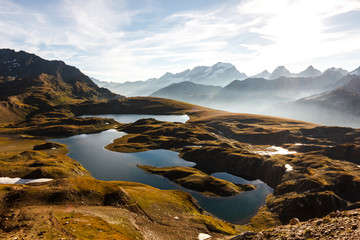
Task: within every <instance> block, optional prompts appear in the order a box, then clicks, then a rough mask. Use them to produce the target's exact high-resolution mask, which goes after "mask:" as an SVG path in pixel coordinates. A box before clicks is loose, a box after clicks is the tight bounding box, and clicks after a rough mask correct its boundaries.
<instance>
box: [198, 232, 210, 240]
mask: <svg viewBox="0 0 360 240" xmlns="http://www.w3.org/2000/svg"><path fill="white" fill-rule="evenodd" d="M198 238H199V240H205V239H208V238H211V236H210V235H209V234H206V233H199V236H198Z"/></svg>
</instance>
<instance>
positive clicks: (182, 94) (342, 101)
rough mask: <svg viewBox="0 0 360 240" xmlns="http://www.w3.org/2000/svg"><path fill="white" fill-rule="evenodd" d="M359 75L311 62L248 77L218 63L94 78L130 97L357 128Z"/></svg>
mask: <svg viewBox="0 0 360 240" xmlns="http://www.w3.org/2000/svg"><path fill="white" fill-rule="evenodd" d="M359 75H360V67H359V68H358V69H355V70H354V71H352V72H348V71H347V70H344V69H341V68H335V67H332V68H329V69H327V70H325V71H324V72H321V71H319V70H317V69H316V68H314V67H313V66H312V65H310V66H309V67H308V68H306V69H305V70H304V71H301V72H299V73H291V72H290V71H289V70H287V69H286V68H285V67H284V66H279V67H277V68H276V69H275V70H274V71H273V72H271V73H270V72H268V71H267V70H264V71H263V72H261V73H259V74H256V75H254V76H251V77H246V75H245V74H244V73H241V72H239V71H238V70H237V69H236V68H235V67H234V66H233V65H231V64H229V63H217V64H215V65H213V66H210V67H204V66H202V67H196V68H194V69H192V70H185V71H183V72H181V73H177V74H172V73H166V74H165V75H164V76H162V77H160V78H152V79H149V80H146V81H136V82H126V83H107V82H101V81H95V82H96V83H97V84H98V85H99V86H103V87H107V88H109V89H110V90H112V91H114V92H117V93H121V94H124V95H129V96H133V95H150V96H154V97H163V98H171V99H175V100H179V101H184V102H190V103H194V104H198V105H202V106H206V107H211V108H218V109H222V110H228V111H235V112H247V113H257V114H267V115H273V116H274V115H275V116H283V117H289V118H296V119H299V120H305V121H312V122H318V123H321V124H328V125H343V126H354V127H360V121H359V120H360V110H359V109H360V108H359V107H358V106H360V104H359V103H360V97H359V91H358V89H359V88H358V83H359V81H360V80H359V78H360V76H359ZM337 113H339V114H340V116H342V117H340V118H339V117H336V115H337ZM350 116H352V117H350ZM344 118H347V120H346V121H345V120H344ZM357 122H359V123H357Z"/></svg>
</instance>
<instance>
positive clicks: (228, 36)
mask: <svg viewBox="0 0 360 240" xmlns="http://www.w3.org/2000/svg"><path fill="white" fill-rule="evenodd" d="M359 43H360V0H271V1H270V0H181V1H180V0H31V1H29V0H1V4H0V44H1V45H0V48H11V49H15V50H24V51H27V52H30V53H34V54H37V55H39V56H40V57H42V58H45V59H49V60H63V61H65V62H66V63H67V64H69V65H73V66H76V67H77V68H79V69H80V70H81V71H83V72H84V73H85V74H87V75H89V76H91V77H95V78H97V79H100V80H104V81H113V82H125V81H135V80H146V79H149V78H153V77H160V76H162V75H163V74H165V73H166V72H172V73H177V72H181V71H183V70H186V69H192V68H194V67H196V66H211V65H213V64H215V63H217V62H228V63H232V64H233V65H235V66H236V68H237V69H238V70H239V71H240V72H245V73H246V74H247V75H249V76H250V75H253V74H256V73H259V72H261V71H263V70H265V69H267V70H268V71H270V72H271V71H273V70H274V69H275V68H276V67H277V66H279V65H284V66H285V67H287V68H288V69H289V70H290V71H291V72H300V71H302V70H304V69H305V68H306V67H308V66H309V65H313V66H314V67H315V68H318V69H320V70H322V71H323V70H325V69H327V68H329V67H341V68H344V69H347V70H350V71H351V70H354V69H355V68H357V67H359V66H360V44H359Z"/></svg>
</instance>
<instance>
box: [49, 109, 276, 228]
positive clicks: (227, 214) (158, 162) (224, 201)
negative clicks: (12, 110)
mask: <svg viewBox="0 0 360 240" xmlns="http://www.w3.org/2000/svg"><path fill="white" fill-rule="evenodd" d="M95 116H96V117H102V118H114V119H115V120H116V121H118V122H121V123H130V122H135V121H137V120H139V119H142V118H155V119H157V120H160V121H173V122H183V123H184V122H186V121H187V120H188V119H189V117H188V116H186V115H181V116H176V115H140V114H106V115H87V116H81V117H95ZM124 135H126V133H125V132H118V131H116V130H115V129H112V130H106V131H103V132H100V133H93V134H80V135H75V136H71V137H66V138H56V139H48V140H49V141H52V142H57V143H62V144H66V145H67V146H68V150H69V153H68V154H67V155H68V156H69V157H71V158H73V159H75V160H77V161H78V162H80V163H81V164H82V165H83V166H84V167H85V168H86V169H87V170H88V171H90V172H91V174H92V176H93V177H94V178H96V179H100V180H105V181H131V182H138V183H144V184H147V185H150V186H153V187H156V188H159V189H163V190H169V189H180V190H183V191H185V192H188V193H190V194H191V195H192V196H193V197H194V198H195V199H196V200H197V201H198V204H199V205H200V206H201V207H202V208H203V209H204V210H206V211H207V212H210V213H212V214H213V215H215V216H217V217H218V218H220V219H223V220H225V221H228V222H231V223H234V224H243V223H246V222H248V221H249V220H250V218H251V217H252V216H254V215H255V214H256V212H257V211H258V209H259V208H260V207H261V206H263V205H264V204H265V200H266V197H267V195H268V194H270V193H272V191H273V189H272V188H270V187H269V186H268V185H266V184H265V183H264V182H262V181H260V180H255V181H248V180H245V179H243V178H240V177H237V176H234V175H231V174H228V173H224V172H218V173H214V174H212V176H214V177H217V178H220V179H224V180H227V181H231V182H233V183H239V184H245V183H250V184H253V185H255V186H256V189H255V190H253V191H248V192H242V193H240V194H238V195H236V196H232V197H207V196H204V195H202V194H200V193H198V192H196V191H193V190H189V189H186V188H183V187H181V186H179V185H177V184H175V183H173V182H171V181H170V180H168V179H167V178H165V177H162V176H158V175H155V174H149V173H147V172H145V171H143V170H141V169H140V168H138V167H137V165H138V164H142V165H151V166H154V167H171V166H185V167H193V166H195V163H193V162H189V161H185V160H183V159H181V158H179V156H178V155H179V154H178V153H176V152H173V151H169V150H164V149H157V150H149V151H145V152H139V153H120V152H113V151H108V150H106V149H105V146H106V145H108V144H110V143H111V142H112V141H113V140H114V139H116V138H120V137H122V136H124Z"/></svg>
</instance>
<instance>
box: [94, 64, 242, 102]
mask: <svg viewBox="0 0 360 240" xmlns="http://www.w3.org/2000/svg"><path fill="white" fill-rule="evenodd" d="M246 77H247V76H246V74H245V73H241V72H239V71H238V70H237V69H236V67H235V66H234V65H232V64H230V63H221V62H219V63H217V64H215V65H213V66H210V67H205V66H199V67H195V68H193V69H191V70H190V69H187V70H185V71H183V72H180V73H176V74H173V73H169V72H167V73H165V74H164V75H163V76H162V77H160V78H151V79H148V80H146V81H135V82H125V83H114V82H102V81H98V80H96V79H95V82H96V83H97V84H98V85H99V86H101V87H105V88H109V89H111V90H112V91H113V92H116V93H120V94H124V95H126V96H148V95H150V94H151V93H153V92H155V91H157V90H159V89H161V88H163V87H167V86H169V85H171V84H174V83H180V82H184V81H190V82H193V83H197V84H206V85H214V86H226V85H227V84H229V83H230V82H232V81H233V80H235V79H245V78H246Z"/></svg>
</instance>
